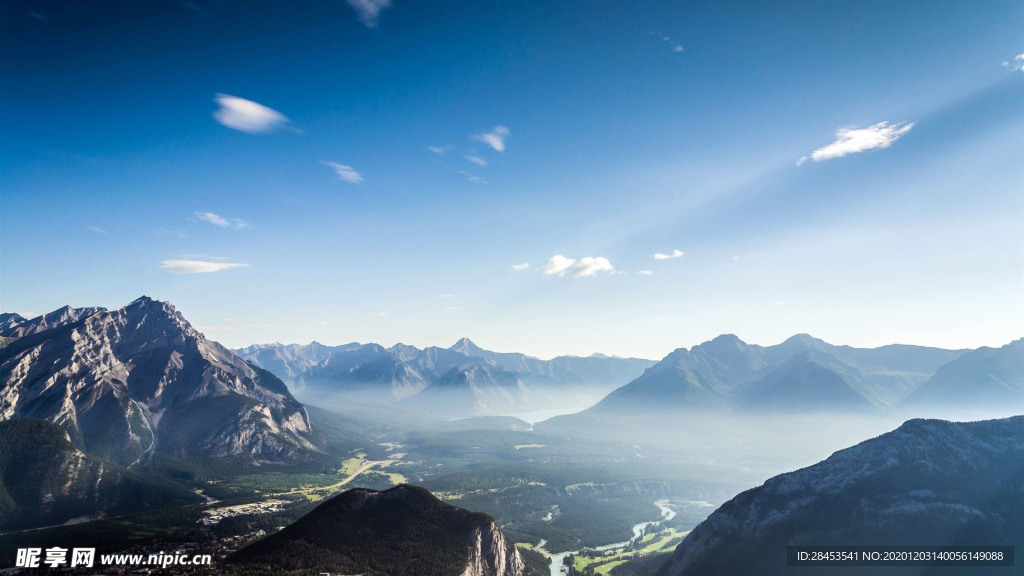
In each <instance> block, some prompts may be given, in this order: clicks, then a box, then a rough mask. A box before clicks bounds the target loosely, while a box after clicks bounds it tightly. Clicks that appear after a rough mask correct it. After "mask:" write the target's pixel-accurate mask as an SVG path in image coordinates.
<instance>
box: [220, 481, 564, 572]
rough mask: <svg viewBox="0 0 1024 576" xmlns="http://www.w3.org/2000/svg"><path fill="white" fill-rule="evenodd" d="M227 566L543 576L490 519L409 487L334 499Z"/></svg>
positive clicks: (356, 492)
mask: <svg viewBox="0 0 1024 576" xmlns="http://www.w3.org/2000/svg"><path fill="white" fill-rule="evenodd" d="M229 561H231V562H233V563H235V564H237V566H238V569H239V572H241V573H242V574H245V573H247V569H250V568H251V569H254V570H258V569H260V568H261V567H267V566H270V567H276V568H281V569H284V570H288V571H293V570H295V571H300V570H301V571H303V573H306V572H305V571H309V573H316V572H330V573H332V574H334V573H340V574H365V575H366V576H399V575H405V574H415V575H417V576H452V575H453V574H461V575H464V576H541V575H542V574H545V573H546V569H547V567H546V566H537V565H533V564H529V563H527V562H525V561H524V560H523V557H522V556H521V555H520V553H519V551H518V550H517V549H516V547H515V545H513V544H512V543H511V542H509V541H508V540H506V539H505V536H504V535H502V533H501V530H499V528H498V525H497V523H495V521H494V519H493V518H491V517H490V516H488V515H486V514H480V513H477V512H469V511H467V510H463V509H462V508H456V507H455V506H451V505H449V504H445V503H443V502H441V501H440V500H438V499H437V498H435V497H434V495H433V494H431V493H430V492H429V491H427V490H425V489H423V488H420V487H417V486H410V485H408V484H402V485H399V486H396V487H395V488H392V489H390V490H385V491H383V492H377V491H374V490H366V489H362V488H357V489H354V490H349V491H347V492H345V493H343V494H340V495H338V496H335V497H334V498H331V499H330V500H328V501H326V502H324V503H323V504H320V505H319V506H317V507H316V508H315V509H314V510H313V511H312V512H310V513H309V514H307V515H306V516H304V517H302V518H301V519H299V520H298V521H296V522H295V523H294V524H292V525H291V526H288V527H287V528H285V529H284V530H281V531H280V532H278V533H277V534H274V535H273V536H269V537H267V538H265V539H263V540H260V541H259V542H256V543H254V544H251V545H249V546H248V547H246V548H243V549H242V550H240V551H238V552H237V553H235V554H234V555H233V556H232V557H231V558H230V559H229Z"/></svg>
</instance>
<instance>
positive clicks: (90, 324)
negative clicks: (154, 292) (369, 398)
mask: <svg viewBox="0 0 1024 576" xmlns="http://www.w3.org/2000/svg"><path fill="white" fill-rule="evenodd" d="M40 318H49V319H48V320H46V321H45V322H41V323H37V325H38V326H40V327H41V326H43V325H44V324H45V325H46V326H49V328H45V329H40V330H38V331H36V330H35V329H33V330H29V331H26V332H24V335H23V336H20V337H18V339H17V340H15V341H13V342H11V343H10V344H9V345H8V346H7V347H5V348H3V349H2V350H0V419H3V420H7V419H11V418H17V417H25V416H27V417H33V418H39V419H43V420H49V421H51V422H55V423H57V424H60V425H61V426H63V427H64V428H65V429H66V430H68V432H69V433H70V434H71V438H72V440H73V441H74V442H75V443H76V444H77V445H78V446H80V447H82V448H83V449H84V450H86V452H89V453H90V454H95V455H98V456H101V457H104V458H108V459H111V460H113V461H115V462H117V463H119V464H122V465H126V466H131V465H134V464H136V463H138V462H140V461H141V460H142V459H143V458H147V457H151V456H153V455H155V454H161V453H162V454H167V455H170V454H175V453H180V454H188V455H189V456H190V457H194V456H208V457H225V456H231V457H243V458H246V459H249V460H251V461H253V462H256V463H258V462H260V461H263V460H267V461H290V460H294V459H301V458H303V457H304V456H303V453H304V452H308V451H309V450H314V449H315V448H316V446H315V445H314V442H313V440H312V438H313V434H312V432H313V431H312V427H311V424H310V421H309V416H308V415H307V414H306V411H305V408H304V407H303V406H302V405H301V404H300V403H299V402H298V401H297V400H295V398H293V397H292V395H291V394H290V393H289V392H288V390H287V388H286V387H285V385H284V384H283V383H282V382H281V381H280V380H279V379H277V378H276V377H274V376H273V375H272V374H270V373H269V372H266V371H264V370H261V369H257V368H254V367H252V366H251V365H249V364H248V363H246V362H245V361H244V360H242V359H241V358H239V357H238V356H237V355H236V354H235V353H234V352H232V351H230V350H228V349H227V348H224V347H223V346H221V345H220V344H217V343H216V342H212V341H210V340H207V339H206V338H205V337H204V336H203V335H202V334H200V333H199V332H197V331H196V330H195V329H194V328H192V326H191V325H189V323H188V322H187V321H186V320H185V319H184V318H183V317H182V316H181V314H179V313H178V312H177V311H176V310H175V309H174V307H173V306H171V305H170V304H168V303H165V302H159V301H156V300H152V299H150V298H147V297H143V298H140V299H138V300H136V301H134V302H132V303H131V304H129V305H127V306H125V307H123V308H120V309H118V310H114V311H109V312H108V311H106V310H102V309H78V310H74V309H70V308H64V309H61V310H58V311H55V312H54V313H51V314H48V315H44V316H43V317H40ZM22 326H24V324H23V325H22Z"/></svg>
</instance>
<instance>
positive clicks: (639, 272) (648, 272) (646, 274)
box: [636, 270, 653, 276]
mask: <svg viewBox="0 0 1024 576" xmlns="http://www.w3.org/2000/svg"><path fill="white" fill-rule="evenodd" d="M636 273H637V274H639V275H640V276H650V275H651V274H653V272H651V271H650V270H637V271H636Z"/></svg>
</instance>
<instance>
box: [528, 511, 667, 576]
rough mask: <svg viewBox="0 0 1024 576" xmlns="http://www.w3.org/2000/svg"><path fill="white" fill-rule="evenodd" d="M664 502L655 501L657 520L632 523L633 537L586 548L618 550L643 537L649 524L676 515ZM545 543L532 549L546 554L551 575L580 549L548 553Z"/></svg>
mask: <svg viewBox="0 0 1024 576" xmlns="http://www.w3.org/2000/svg"><path fill="white" fill-rule="evenodd" d="M666 504H668V501H667V500H658V501H657V502H655V503H654V505H655V506H657V507H658V509H659V510H661V518H660V519H658V520H651V521H649V522H641V523H639V524H634V525H633V537H632V538H630V539H629V540H627V541H625V542H615V543H612V544H605V545H604V546H596V547H594V548H587V549H588V550H600V551H602V552H604V551H607V550H615V551H620V550H622V549H624V548H625V547H626V546H629V545H630V544H632V543H633V542H635V541H637V540H638V539H640V538H641V537H643V535H644V531H645V530H647V528H648V527H650V526H657V525H658V524H661V523H662V522H665V521H667V520H671V519H672V518H675V515H676V513H675V510H672V509H671V508H669V507H668V506H666ZM547 543H548V542H547V540H541V541H540V543H539V544H537V546H536V547H534V550H536V551H538V552H540V553H541V554H544V555H545V556H547V557H548V558H550V559H551V576H561V575H562V574H563V572H562V561H563V560H565V557H566V556H569V555H571V554H579V553H580V552H581V551H582V549H580V550H571V551H569V552H559V553H558V554H552V553H550V552H548V551H547V550H545V549H544V545H545V544H547Z"/></svg>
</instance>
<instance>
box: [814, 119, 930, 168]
mask: <svg viewBox="0 0 1024 576" xmlns="http://www.w3.org/2000/svg"><path fill="white" fill-rule="evenodd" d="M914 124H915V122H899V123H896V124H890V123H888V122H879V123H878V124H874V125H872V126H868V127H867V128H840V129H838V130H836V140H835V142H833V143H831V144H829V145H828V146H823V147H821V148H818V149H817V150H815V151H814V152H812V153H811V155H810V156H809V157H808V156H804V157H802V158H800V159H799V160H797V162H796V165H797V166H800V165H801V164H803V163H804V162H806V161H807V159H808V158H810V159H811V160H814V161H815V162H821V161H822V160H829V159H831V158H842V157H843V156H846V155H847V154H854V153H856V152H864V151H867V150H875V149H878V148H888V147H889V146H892V144H893V142H895V141H897V140H899V139H900V138H901V137H903V135H904V134H906V133H907V132H910V129H911V128H913V127H914Z"/></svg>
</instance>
